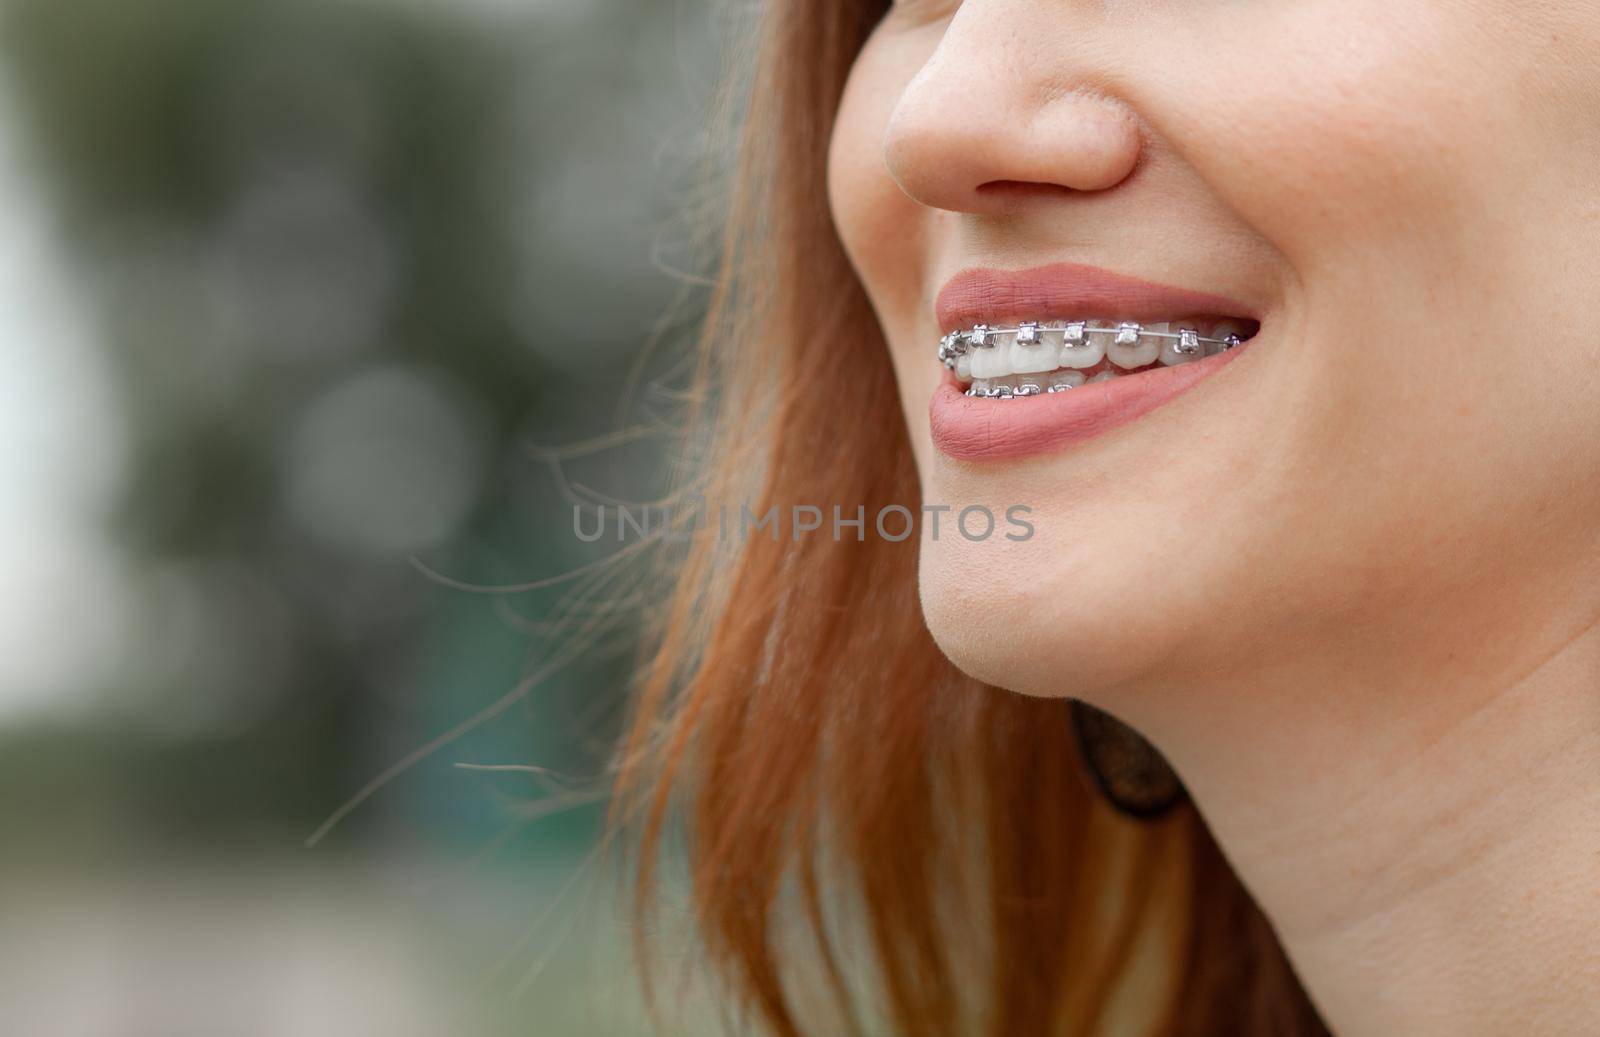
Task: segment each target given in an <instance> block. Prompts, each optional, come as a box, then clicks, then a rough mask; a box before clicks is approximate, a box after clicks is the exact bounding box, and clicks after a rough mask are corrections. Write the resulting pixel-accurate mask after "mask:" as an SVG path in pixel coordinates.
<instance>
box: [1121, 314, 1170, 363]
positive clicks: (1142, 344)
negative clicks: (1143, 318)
mask: <svg viewBox="0 0 1600 1037" xmlns="http://www.w3.org/2000/svg"><path fill="white" fill-rule="evenodd" d="M1168 327H1169V325H1166V324H1150V325H1147V326H1145V327H1143V328H1141V327H1140V326H1139V325H1137V324H1122V325H1119V326H1118V328H1117V334H1116V335H1115V336H1114V337H1113V338H1112V340H1111V344H1110V345H1109V346H1107V347H1106V359H1108V360H1110V361H1111V362H1112V363H1113V364H1116V365H1117V366H1118V367H1143V366H1145V365H1146V364H1153V363H1155V361H1156V358H1157V357H1159V356H1160V355H1161V339H1159V338H1155V337H1152V336H1146V335H1141V334H1140V332H1141V331H1153V332H1156V333H1157V334H1161V335H1164V334H1167V329H1168Z"/></svg>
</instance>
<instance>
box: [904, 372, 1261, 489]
mask: <svg viewBox="0 0 1600 1037" xmlns="http://www.w3.org/2000/svg"><path fill="white" fill-rule="evenodd" d="M1247 348H1248V343H1246V345H1244V346H1241V347H1238V348H1235V349H1230V350H1228V351H1227V352H1225V353H1216V354H1214V355H1212V356H1208V357H1206V358H1205V359H1203V360H1194V361H1191V362H1190V363H1187V364H1174V365H1173V366H1171V367H1156V368H1151V369H1149V370H1146V371H1141V372H1139V373H1138V374H1135V375H1121V376H1118V377H1116V378H1112V379H1109V380H1107V381H1104V382H1090V383H1087V384H1085V385H1080V386H1077V387H1075V388H1072V389H1068V390H1067V391H1066V392H1054V393H1040V394H1039V395H1037V396H1024V397H1015V398H1012V399H1009V400H1006V399H986V398H982V397H976V396H968V395H966V393H965V390H964V389H963V387H962V385H961V383H960V382H958V381H956V378H955V375H954V374H953V373H952V372H950V371H949V370H946V371H945V373H944V380H943V381H942V382H941V383H940V385H939V387H938V388H937V389H935V390H934V393H933V401H932V403H931V404H930V405H929V407H928V420H929V427H930V429H931V431H932V433H933V445H934V446H935V447H937V448H938V449H939V451H940V452H941V453H943V454H945V455H946V456H949V457H953V458H955V459H957V460H960V461H1005V460H1011V459H1014V458H1019V457H1031V456H1033V455H1035V454H1047V453H1050V452H1052V451H1056V450H1061V449H1063V448H1065V447H1068V446H1070V445H1072V444H1074V443H1079V442H1082V441H1084V440H1087V439H1092V438H1094V437H1095V436H1098V435H1100V434H1101V433H1104V432H1110V431H1111V430H1112V429H1114V428H1116V427H1118V426H1119V425H1125V424H1127V423H1128V422H1130V421H1133V420H1134V419H1136V418H1138V417H1141V416H1142V415H1145V414H1148V413H1150V412H1151V411H1153V410H1155V409H1156V408H1157V407H1159V406H1161V405H1162V404H1163V403H1166V402H1167V401H1168V400H1171V399H1174V398H1176V397H1178V396H1181V395H1182V394H1183V393H1185V392H1187V391H1188V390H1190V389H1192V388H1194V387H1195V386H1196V385H1199V384H1200V383H1201V382H1203V381H1204V380H1205V379H1206V378H1207V377H1208V376H1209V375H1212V374H1215V373H1216V372H1217V371H1220V370H1221V369H1222V367H1223V365H1224V364H1227V363H1228V362H1229V361H1231V360H1233V359H1234V358H1235V357H1237V356H1238V355H1239V354H1240V353H1243V352H1244V351H1245V349H1247Z"/></svg>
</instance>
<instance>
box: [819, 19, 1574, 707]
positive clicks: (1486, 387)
mask: <svg viewBox="0 0 1600 1037" xmlns="http://www.w3.org/2000/svg"><path fill="white" fill-rule="evenodd" d="M1596 55H1600V6H1596V4H1595V3H1593V0H1183V2H1178V0H1106V2H1096V3H1088V2H1081V3H1080V2H1071V0H966V2H965V3H957V2H934V0H926V2H917V0H907V2H904V3H900V4H897V5H895V6H894V7H893V8H892V9H891V10H890V11H889V13H888V15H887V16H886V17H885V18H884V19H883V21H882V23H881V24H880V25H879V26H878V28H877V30H876V31H875V33H874V34H873V36H872V38H871V40H870V41H869V42H868V43H867V45H866V47H865V49H864V50H863V51H862V53H861V54H860V56H859V58H858V60H857V62H856V65H855V68H854V70H853V72H852V75H851V78H850V82H849V84H848V86H847V88H846V91H845V95H844V99H843V101H842V104H841V107H840V111H839V118H838V123H837V129H836V131H835V134H834V138H833V141H832V149H831V154H830V159H829V184H828V188H829V197H830V203H831V206H832V210H833V214H834V218H835V222H836V224H837V227H838V230H839V233H840V235H841V237H842V239H843V241H844V244H845V247H846V249H847V250H848V252H849V255H850V257H851V260H852V262H853V263H854V265H855V267H856V270H857V271H858V273H859V275H860V278H861V280H862V282H863V284H864V285H865V288H866V290H867V292H868V294H869V296H870V298H871V300H872V303H873V305H874V307H875V309H876V312H877V315H878V318H879V321H880V323H881V325H882V328H883V331H884V333H885V336H886V338H887V341H888V346H889V350H890V353H891V356H892V360H893V364H894V367H895V371H896V374H897V378H898V382H899V387H900V393H901V404H902V406H903V408H904V411H905V418H906V421H907V423H908V426H909V428H910V431H911V439H912V443H913V445H914V447H915V453H916V459H917V464H918V468H919V472H920V477H921V480H922V487H923V493H924V498H925V500H924V504H925V505H933V504H948V505H951V506H953V507H954V508H956V509H960V508H962V507H965V506H967V505H971V504H984V505H986V506H988V507H989V508H991V509H992V510H993V511H994V512H995V513H997V514H1000V513H1003V512H1004V510H1005V509H1006V508H1007V507H1009V506H1010V505H1013V504H1022V505H1027V506H1028V507H1030V508H1031V509H1032V512H1031V514H1030V515H1028V516H1027V518H1028V520H1029V521H1030V522H1031V523H1032V524H1033V526H1034V529H1035V533H1034V535H1033V536H1032V538H1031V539H1027V540H1023V541H1015V540H1009V539H1006V538H1005V537H1004V536H1001V535H996V536H992V537H990V538H988V539H985V540H982V541H973V540H969V539H967V538H965V537H963V536H962V535H960V534H959V533H957V532H955V531H954V530H953V529H952V527H951V525H950V523H949V521H948V517H947V518H946V521H945V523H943V524H942V525H941V528H940V531H939V536H938V537H937V539H935V538H934V537H933V536H932V530H931V525H930V524H927V523H925V524H924V536H923V544H922V563H921V592H922V601H923V607H924V611H925V613H926V616H927V619H928V622H929V625H930V627H931V628H932V630H933V633H934V635H935V637H936V638H937V640H938V641H939V643H940V645H941V647H942V648H943V649H944V650H945V651H946V652H947V653H948V654H949V655H950V656H951V657H952V659H954V660H955V661H956V662H957V664H959V665H960V666H962V667H963V668H964V669H966V670H967V671H968V672H970V673H972V674H974V675H975V676H978V677H981V678H983V679H986V680H989V681H992V682H994V683H997V684H1001V685H1004V686H1007V687H1011V688H1015V689H1018V690H1022V691H1027V692H1030V693H1036V694H1081V695H1084V696H1085V697H1088V698H1091V699H1094V698H1099V699H1101V700H1102V701H1109V702H1111V703H1112V704H1113V705H1119V704H1121V705H1126V704H1127V703H1126V701H1125V699H1126V696H1124V697H1122V698H1118V697H1117V692H1118V690H1119V689H1126V688H1132V687H1135V686H1137V687H1141V688H1144V689H1146V690H1148V689H1151V688H1164V687H1165V688H1171V689H1179V688H1196V689H1204V688H1205V687H1206V686H1207V685H1208V684H1216V685H1219V686H1220V685H1222V684H1223V683H1224V682H1230V681H1231V682H1243V681H1245V680H1247V678H1248V677H1249V676H1250V675H1251V674H1255V675H1257V676H1263V675H1264V676H1265V677H1267V678H1268V679H1269V680H1271V681H1276V682H1278V683H1279V684H1282V683H1284V682H1292V681H1294V680H1296V679H1297V678H1299V677H1301V676H1304V675H1305V674H1308V673H1310V672H1312V671H1313V670H1324V671H1325V670H1330V669H1332V668H1335V667H1337V668H1338V670H1339V672H1340V673H1341V674H1343V675H1345V676H1346V678H1347V679H1348V680H1349V681H1350V682H1352V683H1357V684H1358V683H1360V682H1361V681H1362V679H1363V674H1368V675H1376V674H1380V673H1381V674H1388V675H1389V676H1390V678H1392V677H1393V675H1394V674H1396V673H1397V672H1401V671H1404V670H1410V669H1412V668H1417V669H1418V672H1422V670H1423V669H1426V670H1427V671H1428V672H1431V673H1433V674H1435V675H1436V676H1437V675H1440V674H1444V673H1448V672H1449V669H1450V667H1451V666H1452V665H1453V664H1454V663H1455V662H1456V661H1457V660H1465V659H1467V658H1469V657H1470V658H1471V659H1472V660H1473V665H1475V666H1480V667H1481V666H1482V665H1484V663H1485V657H1484V655H1483V654H1482V649H1483V647H1484V646H1486V645H1499V644H1502V643H1504V644H1507V645H1512V646H1516V645H1520V646H1522V647H1527V646H1528V641H1527V639H1528V638H1531V637H1556V636H1559V632H1557V631H1553V630H1551V629H1549V625H1550V623H1551V622H1552V620H1551V612H1550V609H1551V607H1552V603H1570V607H1571V608H1572V609H1573V610H1574V613H1573V614H1572V615H1570V616H1567V617H1566V618H1568V619H1570V620H1571V621H1572V622H1573V623H1576V622H1578V621H1579V618H1580V617H1579V616H1577V615H1576V611H1577V610H1579V609H1592V608H1593V607H1594V606H1595V593H1594V588H1596V587H1600V571H1597V570H1600V244H1597V242H1600V57H1597V56H1596ZM1041 268H1042V269H1041ZM1126 279H1134V280H1133V281H1129V280H1126ZM1185 293H1204V297H1200V296H1195V295H1189V294H1185ZM1222 318H1233V319H1234V323H1233V324H1231V325H1228V324H1216V323H1215V322H1217V321H1220V320H1221V319H1222ZM1029 319H1034V320H1039V321H1042V322H1045V324H1046V331H1045V332H1043V333H1042V337H1043V338H1044V340H1045V341H1044V344H1043V345H1042V346H1041V347H1039V348H1041V349H1044V350H1046V353H1045V354H1044V355H1045V361H1044V363H1042V364H1040V365H1039V366H1040V367H1050V366H1051V365H1054V368H1055V369H1054V370H1050V371H1040V372H1035V377H1036V378H1038V379H1039V381H1040V385H1041V388H1042V389H1047V388H1048V386H1049V384H1051V383H1052V382H1053V381H1055V382H1064V383H1070V382H1072V381H1074V380H1075V377H1074V376H1071V375H1068V376H1065V377H1062V376H1061V375H1060V372H1061V371H1062V370H1073V369H1074V368H1071V367H1069V368H1065V369H1063V368H1061V367H1060V364H1061V363H1063V362H1065V361H1064V360H1063V357H1064V356H1067V354H1065V353H1063V352H1062V351H1064V350H1066V349H1068V346H1067V345H1066V343H1065V342H1064V341H1063V339H1062V338H1061V336H1064V335H1065V334H1066V333H1067V332H1066V329H1065V327H1064V324H1065V322H1071V321H1075V320H1085V321H1089V322H1091V327H1092V326H1093V322H1097V321H1098V322H1103V323H1106V324H1108V325H1111V326H1112V328H1113V329H1114V328H1115V326H1116V325H1117V324H1118V323H1119V322H1121V321H1124V320H1132V321H1137V322H1139V323H1141V324H1143V325H1144V326H1145V327H1146V328H1148V327H1149V326H1150V325H1153V324H1169V330H1170V333H1172V334H1176V333H1177V331H1178V329H1179V328H1181V327H1183V326H1187V325H1199V324H1202V323H1206V322H1211V323H1212V324H1213V325H1214V326H1215V328H1216V329H1219V337H1220V334H1222V333H1225V332H1226V331H1228V330H1230V329H1232V330H1240V329H1243V330H1244V331H1245V333H1246V334H1248V333H1249V331H1251V330H1253V329H1254V327H1255V326H1256V324H1259V333H1257V334H1255V335H1254V337H1253V338H1250V339H1249V340H1248V341H1247V342H1245V344H1244V345H1243V346H1242V347H1241V348H1237V349H1233V350H1230V351H1227V352H1222V353H1219V354H1218V355H1217V356H1216V357H1214V358H1213V357H1207V356H1206V354H1207V353H1209V352H1211V351H1212V350H1211V349H1208V348H1206V347H1202V349H1201V350H1200V351H1199V353H1197V354H1195V355H1194V356H1193V357H1179V358H1178V359H1180V360H1182V361H1184V362H1182V363H1178V364H1174V365H1172V366H1171V367H1170V368H1169V367H1168V366H1167V365H1165V364H1162V363H1160V362H1157V363H1155V364H1154V365H1153V366H1151V367H1149V368H1147V369H1145V370H1142V371H1138V372H1137V373H1133V374H1125V375H1121V376H1120V378H1121V379H1124V380H1119V379H1116V378H1114V379H1112V380H1111V381H1109V382H1103V383H1102V382H1090V383H1089V384H1086V385H1082V386H1078V387H1076V388H1067V389H1064V390H1058V391H1057V392H1053V393H1052V392H1048V391H1042V392H1041V393H1040V394H1039V395H1037V396H1026V397H1013V398H1010V399H991V398H982V397H979V398H973V397H968V396H965V395H963V394H962V386H961V385H960V384H957V383H955V382H954V375H953V374H947V369H946V367H945V366H943V365H941V363H940V362H939V360H938V358H937V351H938V348H939V345H940V338H941V336H942V335H943V334H945V333H946V332H950V331H952V330H956V329H959V328H965V327H968V326H970V325H972V324H976V323H980V322H982V323H987V324H989V325H991V326H1005V327H1014V326H1015V325H1016V324H1018V323H1019V322H1021V321H1025V320H1029ZM1198 330H1200V331H1202V332H1204V331H1205V330H1207V329H1206V328H1204V327H1201V328H1198ZM1096 336H1098V337H1099V338H1100V339H1101V340H1102V341H1101V346H1102V347H1106V346H1107V344H1110V343H1113V342H1114V338H1113V333H1112V332H1104V333H1091V335H1090V337H1091V339H1093V338H1095V337H1096ZM1156 341H1157V342H1158V344H1159V343H1161V342H1167V341H1176V340H1156ZM961 346H967V347H968V354H967V356H968V360H967V363H968V364H970V363H974V362H977V361H975V360H974V359H972V358H973V357H975V356H978V355H980V352H981V350H982V349H985V348H987V349H990V350H995V352H992V353H989V354H988V355H987V358H986V359H985V360H984V361H983V362H984V363H986V364H990V365H991V366H990V367H985V368H983V369H984V370H999V368H996V367H993V366H992V365H993V364H995V363H998V362H1012V366H1011V368H1008V370H1009V371H1010V372H1011V374H1010V377H1009V379H1007V378H997V379H994V380H992V381H991V382H990V383H989V384H990V386H991V388H993V387H994V386H998V385H999V384H1007V385H1020V384H1021V381H1019V379H1018V377H1017V375H1018V373H1019V370H1020V367H1022V366H1027V365H1019V364H1017V363H1015V362H1014V361H1015V360H1016V359H1017V357H1019V356H1020V355H1021V354H1020V353H1018V352H1017V349H1016V347H1015V346H1012V345H1011V344H1010V343H1009V340H1006V341H1002V344H1001V345H1000V346H999V347H993V346H990V347H979V346H976V345H970V346H969V345H968V343H966V342H965V341H962V342H961V343H960V344H959V345H958V348H960V347H961ZM1147 346H1148V340H1146V339H1136V340H1135V341H1134V345H1133V347H1132V348H1133V349H1134V350H1135V352H1137V350H1139V349H1141V348H1147ZM1079 348H1088V349H1090V350H1091V352H1092V351H1093V349H1094V348H1096V347H1093V346H1088V347H1079ZM1008 351H1009V352H1008ZM1129 356H1130V358H1131V360H1130V362H1132V361H1134V360H1137V361H1139V362H1143V361H1142V359H1141V357H1142V356H1143V354H1140V355H1139V356H1134V355H1133V354H1129ZM1008 358H1009V361H1008ZM1201 358H1204V359H1201ZM1191 363H1192V364H1193V365H1194V366H1193V367H1192V368H1191V367H1189V366H1188V365H1189V364H1191ZM1135 366H1137V365H1135ZM1076 369H1077V370H1080V371H1088V372H1090V373H1094V372H1098V371H1101V370H1113V371H1114V372H1116V371H1120V370H1122V368H1120V367H1118V366H1117V365H1114V364H1110V365H1108V363H1107V362H1101V363H1100V364H1098V365H1097V366H1093V367H1090V366H1083V367H1079V368H1076ZM1162 372H1166V373H1162ZM1196 372H1200V373H1199V374H1196ZM963 373H965V369H963ZM1023 373H1026V372H1023ZM1052 375H1054V376H1055V377H1054V378H1052ZM1024 380H1025V379H1024ZM1004 528H1005V527H1004V525H1003V524H1002V530H1003V529H1004ZM1587 618H1588V619H1589V620H1590V621H1593V619H1594V618H1595V617H1594V616H1593V614H1592V613H1590V614H1588V615H1587ZM1536 619H1537V620H1538V621H1539V623H1540V624H1541V625H1540V626H1539V627H1538V628H1537V629H1535V628H1533V627H1532V626H1530V625H1529V624H1531V623H1533V622H1534V621H1535V620H1536ZM1566 633H1567V635H1568V636H1570V634H1571V633H1572V631H1570V630H1569V631H1567V632H1566ZM1509 650H1510V649H1508V651H1509ZM1504 661H1505V663H1506V665H1508V666H1509V665H1511V662H1510V659H1509V657H1508V658H1507V659H1506V660H1504ZM1464 664H1465V663H1464V662H1463V665H1464ZM1377 680H1378V679H1377V678H1376V677H1373V684H1372V687H1374V688H1375V689H1378V684H1377ZM1236 686H1237V683H1236ZM1378 690H1381V689H1378Z"/></svg>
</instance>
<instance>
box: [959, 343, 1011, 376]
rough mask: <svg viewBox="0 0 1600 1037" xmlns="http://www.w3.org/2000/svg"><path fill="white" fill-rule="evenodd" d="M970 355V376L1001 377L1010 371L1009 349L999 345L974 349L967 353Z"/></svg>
mask: <svg viewBox="0 0 1600 1037" xmlns="http://www.w3.org/2000/svg"><path fill="white" fill-rule="evenodd" d="M968 355H969V356H971V357H972V377H974V378H1003V377H1005V376H1006V375H1008V374H1010V373H1011V363H1010V359H1011V350H1009V349H1003V348H1001V347H999V346H994V347H986V348H978V349H974V350H973V351H972V352H971V353H969V354H968Z"/></svg>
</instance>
